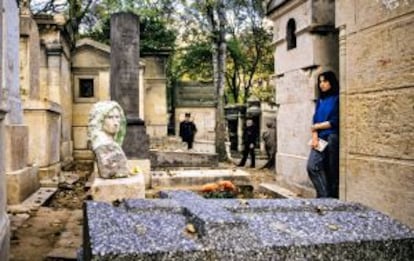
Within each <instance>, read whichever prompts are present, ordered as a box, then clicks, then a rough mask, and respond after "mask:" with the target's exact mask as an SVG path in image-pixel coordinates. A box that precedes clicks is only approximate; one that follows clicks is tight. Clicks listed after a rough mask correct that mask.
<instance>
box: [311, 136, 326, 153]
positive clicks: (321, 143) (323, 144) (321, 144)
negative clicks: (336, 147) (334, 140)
mask: <svg viewBox="0 0 414 261" xmlns="http://www.w3.org/2000/svg"><path fill="white" fill-rule="evenodd" d="M308 144H309V146H311V145H312V140H310V141H309V143H308ZM326 146H328V142H327V141H326V140H324V139H321V138H319V142H318V147H316V148H314V149H315V150H317V151H319V152H322V151H324V150H325V148H326Z"/></svg>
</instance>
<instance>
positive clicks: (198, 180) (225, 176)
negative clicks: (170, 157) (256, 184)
mask: <svg viewBox="0 0 414 261" xmlns="http://www.w3.org/2000/svg"><path fill="white" fill-rule="evenodd" d="M220 180H230V181H231V182H233V183H234V184H235V185H239V186H240V185H251V181H250V174H249V173H247V172H245V171H243V170H240V169H232V170H229V169H213V170H209V169H199V170H175V171H153V172H152V186H153V187H175V186H201V185H204V184H206V183H214V182H217V181H220Z"/></svg>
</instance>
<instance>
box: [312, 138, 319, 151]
mask: <svg viewBox="0 0 414 261" xmlns="http://www.w3.org/2000/svg"><path fill="white" fill-rule="evenodd" d="M311 146H312V149H316V148H317V147H318V146H319V139H318V137H316V139H315V138H314V137H312V144H311Z"/></svg>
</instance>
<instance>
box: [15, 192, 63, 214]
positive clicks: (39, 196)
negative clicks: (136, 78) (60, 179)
mask: <svg viewBox="0 0 414 261" xmlns="http://www.w3.org/2000/svg"><path fill="white" fill-rule="evenodd" d="M56 191H57V188H40V189H38V190H37V191H36V192H35V193H33V194H32V195H31V196H30V197H28V198H27V199H26V200H25V201H23V202H22V204H21V205H22V206H28V207H30V209H31V210H37V209H38V208H39V207H40V206H42V205H43V204H45V202H46V201H47V200H48V199H50V198H51V197H52V196H53V195H54V194H55V193H56Z"/></svg>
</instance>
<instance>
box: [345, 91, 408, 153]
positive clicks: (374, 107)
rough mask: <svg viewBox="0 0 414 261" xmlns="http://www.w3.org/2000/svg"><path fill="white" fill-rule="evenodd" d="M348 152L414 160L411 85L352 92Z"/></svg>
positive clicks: (348, 116)
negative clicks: (368, 91) (381, 90)
mask: <svg viewBox="0 0 414 261" xmlns="http://www.w3.org/2000/svg"><path fill="white" fill-rule="evenodd" d="M348 102H350V103H351V104H352V106H351V107H350V108H348V110H347V115H346V117H347V125H348V128H347V131H348V135H350V139H349V143H348V146H349V147H348V151H349V153H355V154H363V155H375V156H379V157H389V158H399V159H406V160H414V132H413V130H414V113H413V112H414V111H413V108H412V105H413V104H414V92H413V91H412V88H403V89H398V90H393V91H391V90H388V91H383V92H374V93H362V94H355V95H350V96H349V100H348Z"/></svg>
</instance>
